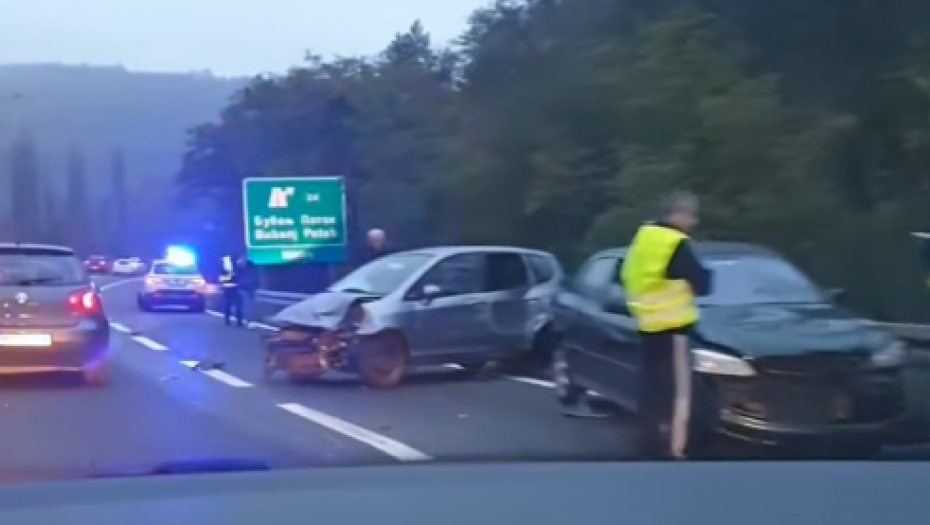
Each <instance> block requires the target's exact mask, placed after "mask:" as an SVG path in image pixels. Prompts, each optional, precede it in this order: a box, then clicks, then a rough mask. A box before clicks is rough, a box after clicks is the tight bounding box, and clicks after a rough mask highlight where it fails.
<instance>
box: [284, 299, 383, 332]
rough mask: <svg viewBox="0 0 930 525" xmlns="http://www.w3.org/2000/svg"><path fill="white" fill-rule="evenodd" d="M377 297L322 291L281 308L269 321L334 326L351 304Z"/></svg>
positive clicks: (344, 315)
mask: <svg viewBox="0 0 930 525" xmlns="http://www.w3.org/2000/svg"><path fill="white" fill-rule="evenodd" d="M377 299H378V298H377V297H373V296H371V295H365V294H358V293H351V292H322V293H318V294H315V295H312V296H310V297H308V298H307V299H304V300H303V301H300V302H299V303H296V304H292V305H290V306H288V307H287V308H285V309H283V310H281V311H280V312H278V313H277V314H275V315H274V316H272V317H271V322H272V323H274V324H275V325H278V326H286V325H299V326H312V327H315V328H335V327H337V326H338V325H339V323H340V322H341V321H342V320H343V319H345V317H346V314H348V312H349V309H350V308H352V306H353V305H355V304H358V303H359V302H370V301H374V300H377Z"/></svg>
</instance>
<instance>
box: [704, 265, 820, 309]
mask: <svg viewBox="0 0 930 525" xmlns="http://www.w3.org/2000/svg"><path fill="white" fill-rule="evenodd" d="M703 262H704V264H705V265H706V266H707V267H708V269H710V270H711V271H712V272H713V276H712V283H711V288H712V290H711V294H710V296H708V297H704V298H702V299H701V304H706V305H740V304H799V303H801V304H803V303H822V302H824V301H826V298H825V296H824V294H823V292H822V291H821V290H820V289H819V288H818V287H817V285H816V284H814V283H813V282H812V281H811V280H810V279H809V278H808V277H807V276H806V275H804V274H803V273H801V271H800V270H798V269H797V268H795V267H794V266H792V265H791V264H790V263H788V262H786V261H784V260H782V259H779V258H777V257H770V256H759V255H753V256H736V257H708V258H704V260H703Z"/></svg>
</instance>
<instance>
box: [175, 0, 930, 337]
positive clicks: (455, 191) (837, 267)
mask: <svg viewBox="0 0 930 525" xmlns="http://www.w3.org/2000/svg"><path fill="white" fill-rule="evenodd" d="M928 22H930V3H928V2H926V1H918V0H883V1H879V0H821V1H818V2H811V1H809V0H780V1H777V2H772V1H768V0H572V1H564V0H531V1H509V0H508V1H499V2H497V3H496V4H494V5H492V6H489V7H488V8H486V9H482V10H479V11H478V12H476V13H475V14H474V16H473V17H472V18H471V20H470V22H469V25H468V28H467V30H466V31H465V32H464V34H463V35H462V37H461V39H460V41H459V43H458V45H457V46H456V47H455V48H454V49H438V48H436V47H434V46H432V45H431V43H430V40H429V37H428V32H427V29H424V28H423V27H421V26H420V25H419V24H415V25H413V27H412V28H411V29H410V30H409V31H407V32H405V33H402V34H398V35H397V37H396V38H395V39H394V41H393V42H390V43H389V44H388V45H387V47H386V48H385V50H384V51H383V52H382V53H381V54H379V55H378V56H375V57H356V58H342V59H338V60H332V61H324V60H321V59H310V60H308V61H307V62H306V63H304V64H302V65H301V66H300V67H297V68H295V69H294V70H292V71H291V72H290V73H289V74H287V75H285V76H278V77H266V78H260V79H256V80H255V81H254V82H253V83H251V84H250V85H249V86H248V87H246V88H244V89H243V90H241V91H240V92H238V94H237V95H236V96H235V97H234V99H233V101H232V103H231V104H230V105H229V106H228V107H226V108H225V110H224V111H223V112H222V114H221V116H220V118H219V119H215V120H214V121H212V122H211V123H207V124H204V125H202V126H200V127H198V128H196V129H194V130H193V131H192V133H191V145H190V148H189V150H188V151H187V153H186V155H185V159H184V165H183V168H182V170H181V172H180V175H179V183H180V185H181V188H182V189H183V190H184V194H185V195H186V197H187V198H188V199H190V200H191V201H194V200H202V201H203V200H206V201H209V202H212V203H214V204H215V206H214V210H213V219H212V220H213V221H214V224H219V225H222V226H226V231H225V235H226V236H227V238H228V239H230V240H232V239H241V236H240V235H241V233H240V232H238V231H236V228H237V227H241V218H240V217H239V215H238V214H239V213H240V211H239V210H240V209H241V208H240V207H239V205H238V199H239V195H238V191H239V180H240V179H241V178H242V177H246V176H257V175H282V174H286V175H310V176H312V175H315V174H316V175H331V174H343V175H345V176H346V177H347V178H348V180H349V182H350V191H351V196H352V198H353V199H354V202H355V213H356V219H357V220H356V221H355V224H356V226H357V227H358V228H368V227H372V226H379V227H383V228H385V229H386V230H387V231H388V232H389V233H390V234H391V235H393V237H394V238H395V239H396V240H398V241H399V242H401V243H403V244H407V245H417V244H425V243H451V242H463V243H464V242H481V243H515V244H522V245H529V246H535V247H540V248H544V249H548V250H552V251H554V252H556V253H558V254H559V255H561V256H562V257H564V259H565V260H566V261H567V262H569V264H571V263H574V262H577V261H578V259H579V258H580V257H583V256H584V255H585V254H586V253H588V252H589V251H590V250H592V249H595V248H598V247H603V246H607V245H619V244H622V243H625V242H627V241H628V239H629V236H630V234H631V232H632V231H633V229H634V228H635V227H636V226H637V225H638V224H639V223H640V221H642V220H643V219H647V218H649V216H650V213H651V211H652V208H651V207H650V205H651V203H652V202H653V201H654V200H655V198H656V197H657V196H658V195H660V194H661V193H662V192H663V191H665V190H667V189H669V188H690V189H692V190H694V191H696V192H698V193H699V194H700V196H701V197H702V199H703V214H704V217H703V219H704V222H703V225H702V228H701V232H700V236H701V237H705V238H712V239H721V240H744V241H750V242H756V243H763V244H767V245H770V246H773V247H775V248H777V249H778V250H780V251H781V252H782V253H784V254H785V255H786V256H788V257H791V258H792V259H794V260H795V261H797V262H798V264H799V265H800V266H802V267H803V268H804V269H806V270H807V271H809V272H811V273H812V274H813V275H815V276H816V278H817V279H818V280H819V282H820V283H821V284H822V285H824V286H828V287H844V288H846V289H847V290H848V291H849V294H848V297H847V300H848V301H849V302H850V304H851V305H853V306H854V307H856V308H857V309H859V310H860V311H863V312H864V313H867V314H869V315H873V316H876V317H879V318H886V319H889V318H890V319H899V320H924V321H926V319H927V317H928V314H930V304H928V303H930V301H928V295H930V290H928V289H927V287H926V286H925V285H924V284H923V279H922V278H921V273H922V271H921V268H920V261H919V257H918V247H917V245H916V241H915V240H914V239H912V238H911V237H910V236H909V234H908V233H909V232H910V231H912V230H914V229H921V228H928V227H930V206H928V204H930V196H928V190H930V171H928V167H930V164H928V162H930V31H927V27H928V25H927V24H928ZM230 242H232V241H230Z"/></svg>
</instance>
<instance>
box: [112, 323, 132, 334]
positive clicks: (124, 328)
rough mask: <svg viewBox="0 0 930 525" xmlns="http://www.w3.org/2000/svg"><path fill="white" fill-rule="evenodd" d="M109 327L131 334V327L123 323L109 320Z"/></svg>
mask: <svg viewBox="0 0 930 525" xmlns="http://www.w3.org/2000/svg"><path fill="white" fill-rule="evenodd" d="M110 328H112V329H114V330H116V331H117V332H123V333H124V334H131V333H132V328H129V327H128V326H125V325H121V324H119V323H112V322H111V323H110Z"/></svg>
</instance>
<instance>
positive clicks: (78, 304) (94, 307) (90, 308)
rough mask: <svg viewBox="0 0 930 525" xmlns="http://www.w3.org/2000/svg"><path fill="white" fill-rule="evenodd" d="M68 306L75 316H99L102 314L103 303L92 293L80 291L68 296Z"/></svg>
mask: <svg viewBox="0 0 930 525" xmlns="http://www.w3.org/2000/svg"><path fill="white" fill-rule="evenodd" d="M68 306H70V307H71V311H72V312H74V313H75V314H77V315H99V314H101V313H103V303H101V302H100V297H99V296H98V295H97V294H96V293H94V292H88V291H80V292H74V293H73V294H71V295H69V296H68Z"/></svg>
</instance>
